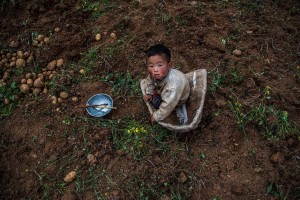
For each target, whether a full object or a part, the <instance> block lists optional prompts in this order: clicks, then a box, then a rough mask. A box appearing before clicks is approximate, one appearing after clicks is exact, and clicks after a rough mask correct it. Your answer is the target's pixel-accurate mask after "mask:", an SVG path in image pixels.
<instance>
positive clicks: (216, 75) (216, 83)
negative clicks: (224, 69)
mask: <svg viewBox="0 0 300 200" xmlns="http://www.w3.org/2000/svg"><path fill="white" fill-rule="evenodd" d="M209 73H210V74H212V78H213V80H212V83H211V84H210V86H209V89H208V91H210V92H212V91H215V90H216V89H218V88H221V86H222V85H223V84H224V83H225V76H223V75H222V74H221V73H220V72H219V71H218V69H214V70H212V71H211V72H209Z"/></svg>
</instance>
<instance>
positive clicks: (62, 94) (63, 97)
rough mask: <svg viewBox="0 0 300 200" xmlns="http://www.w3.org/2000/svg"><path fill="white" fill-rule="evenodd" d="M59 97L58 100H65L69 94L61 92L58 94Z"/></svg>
mask: <svg viewBox="0 0 300 200" xmlns="http://www.w3.org/2000/svg"><path fill="white" fill-rule="evenodd" d="M59 96H60V98H62V99H67V98H68V97H69V94H68V93H67V92H61V93H60V94H59Z"/></svg>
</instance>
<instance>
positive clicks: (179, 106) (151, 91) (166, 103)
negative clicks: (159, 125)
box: [144, 44, 190, 124]
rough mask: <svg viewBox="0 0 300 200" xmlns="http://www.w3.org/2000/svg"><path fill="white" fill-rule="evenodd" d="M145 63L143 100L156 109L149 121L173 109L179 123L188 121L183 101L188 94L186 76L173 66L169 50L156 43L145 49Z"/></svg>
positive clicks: (167, 114) (156, 119)
mask: <svg viewBox="0 0 300 200" xmlns="http://www.w3.org/2000/svg"><path fill="white" fill-rule="evenodd" d="M146 65H147V68H148V72H149V76H148V77H147V79H144V80H145V81H146V85H147V86H146V94H145V95H144V100H145V101H149V102H151V103H152V105H153V107H154V108H156V109H157V110H156V111H155V112H154V113H153V114H152V115H151V122H152V123H153V122H154V121H162V120H164V119H165V118H166V117H168V116H169V115H170V114H171V112H172V111H173V110H174V109H175V110H176V113H177V117H178V118H179V121H180V123H181V124H186V123H187V121H188V117H187V112H186V106H185V102H186V101H187V99H188V97H189V94H190V85H189V81H188V79H187V77H186V76H185V75H184V74H183V73H182V72H180V71H178V70H176V69H172V68H173V64H172V63H171V53H170V50H169V49H168V48H167V47H165V46H164V45H162V44H156V45H154V46H152V47H150V48H149V49H148V50H147V51H146Z"/></svg>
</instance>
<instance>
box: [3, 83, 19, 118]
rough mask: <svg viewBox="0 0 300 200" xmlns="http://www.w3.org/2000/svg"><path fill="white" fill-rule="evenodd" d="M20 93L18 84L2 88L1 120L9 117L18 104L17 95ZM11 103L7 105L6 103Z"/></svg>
mask: <svg viewBox="0 0 300 200" xmlns="http://www.w3.org/2000/svg"><path fill="white" fill-rule="evenodd" d="M19 93H20V90H19V87H18V84H17V82H12V83H10V84H9V85H8V86H0V102H1V104H0V118H2V117H5V116H9V115H10V114H11V113H12V110H13V108H14V107H15V106H16V105H17V103H18V98H16V97H17V96H16V95H17V94H19ZM7 100H8V101H9V103H8V104H7V105H6V104H5V103H4V102H5V101H7Z"/></svg>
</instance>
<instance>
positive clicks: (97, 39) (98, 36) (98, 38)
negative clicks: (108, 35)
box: [95, 33, 101, 41]
mask: <svg viewBox="0 0 300 200" xmlns="http://www.w3.org/2000/svg"><path fill="white" fill-rule="evenodd" d="M95 40H96V41H99V40H101V34H99V33H98V34H96V36H95Z"/></svg>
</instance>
